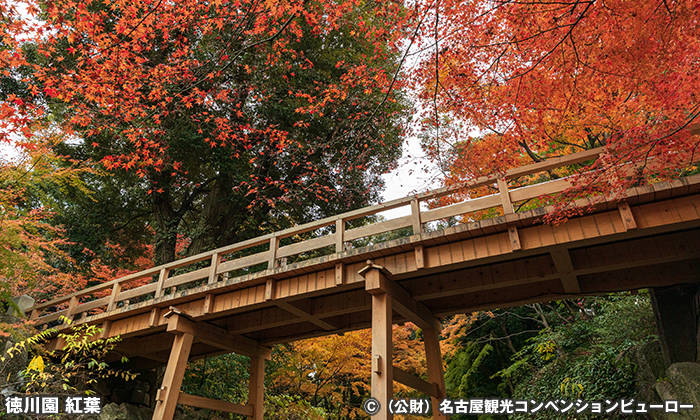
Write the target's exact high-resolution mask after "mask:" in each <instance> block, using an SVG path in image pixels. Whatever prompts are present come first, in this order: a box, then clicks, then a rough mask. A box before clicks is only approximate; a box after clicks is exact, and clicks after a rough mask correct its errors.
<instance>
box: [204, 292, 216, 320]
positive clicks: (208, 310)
mask: <svg viewBox="0 0 700 420" xmlns="http://www.w3.org/2000/svg"><path fill="white" fill-rule="evenodd" d="M214 299H215V297H214V295H213V294H211V293H209V294H207V295H206V296H204V307H203V308H202V312H204V313H205V314H207V315H209V314H213V313H214Z"/></svg>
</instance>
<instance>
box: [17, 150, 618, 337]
mask: <svg viewBox="0 0 700 420" xmlns="http://www.w3.org/2000/svg"><path fill="white" fill-rule="evenodd" d="M603 152H604V148H602V147H599V148H596V149H591V150H586V151H583V152H580V153H576V154H572V155H568V156H562V157H558V158H554V159H549V160H547V161H544V162H538V163H534V164H531V165H527V166H523V167H520V168H514V169H510V170H508V171H506V172H505V173H504V174H493V175H489V176H483V177H480V178H477V179H475V180H472V181H469V182H465V183H462V184H459V185H455V186H450V187H445V188H440V189H436V190H433V191H428V192H424V193H420V194H415V195H412V196H408V197H404V198H400V199H396V200H391V201H387V202H385V203H381V204H376V205H373V206H368V207H364V208H361V209H357V210H353V211H349V212H346V213H342V214H339V215H336V216H331V217H326V218H324V219H320V220H317V221H314V222H310V223H306V224H303V225H299V226H294V227H291V228H288V229H284V230H281V231H279V232H275V233H271V234H267V235H263V236H259V237H257V238H253V239H249V240H246V241H242V242H238V243H235V244H232V245H229V246H225V247H222V248H218V249H214V250H212V251H208V252H204V253H201V254H198V255H194V256H191V257H187V258H183V259H181V260H177V261H173V262H170V263H167V264H163V265H159V266H157V267H153V268H149V269H147V270H144V271H140V272H138V273H134V274H130V275H128V276H124V277H121V278H117V279H114V280H111V281H108V282H106V283H103V284H100V285H97V286H93V287H90V288H87V289H84V290H81V291H79V292H76V293H73V294H70V295H67V296H62V297H59V298H56V299H53V300H50V301H47V302H43V303H40V304H37V305H34V306H33V307H32V308H30V309H29V312H30V314H31V315H30V318H31V319H33V320H36V321H37V324H47V323H50V322H57V321H58V320H59V318H60V317H61V316H65V317H67V318H69V319H73V318H75V317H79V316H82V315H84V314H88V315H89V314H91V313H97V312H109V311H112V310H114V309H116V308H118V307H119V305H120V303H121V304H122V305H128V304H129V303H130V302H131V301H132V300H136V299H141V301H143V300H144V299H145V300H152V299H157V298H162V297H164V296H166V295H167V294H168V290H169V289H170V290H172V289H173V288H177V287H178V286H182V285H184V284H188V283H193V282H198V283H197V284H198V285H200V284H204V283H205V282H206V284H209V285H213V284H216V283H218V282H219V281H220V280H221V279H227V278H229V277H230V276H231V275H234V274H235V273H236V271H238V270H245V269H250V268H251V267H255V266H261V265H263V264H267V266H266V268H267V269H268V270H270V269H275V268H276V267H277V266H278V263H280V262H282V263H283V264H284V262H285V261H286V259H287V258H288V257H293V256H298V255H302V254H307V253H309V252H313V251H318V250H321V249H324V248H330V247H334V250H335V252H336V253H338V252H342V251H345V250H346V245H347V244H350V243H351V242H352V241H356V240H358V239H363V238H368V237H372V236H375V235H379V234H385V233H388V232H393V231H397V230H400V229H406V228H412V230H413V234H414V235H415V234H419V233H421V232H422V231H423V229H424V226H425V224H426V223H430V222H434V221H437V220H443V219H448V218H452V217H459V216H461V215H464V214H467V213H471V212H476V211H482V210H488V209H492V208H499V207H500V208H502V211H503V213H504V214H509V213H514V206H513V204H514V203H517V202H523V201H526V200H531V199H535V198H538V197H542V196H546V195H551V194H556V193H560V192H562V191H564V190H566V189H567V188H568V187H569V186H570V185H571V183H570V181H571V178H570V177H569V178H560V179H556V180H553V181H548V182H544V183H539V184H534V185H527V186H523V187H519V188H515V189H509V186H508V180H513V179H516V178H519V177H523V176H529V175H534V174H537V173H541V172H546V171H550V170H553V169H556V168H561V167H564V166H569V165H574V164H578V163H582V162H585V161H589V160H593V159H596V158H598V156H599V155H600V154H601V153H603ZM484 186H493V187H494V188H495V189H496V190H497V191H498V192H497V193H495V194H492V195H487V196H483V197H478V198H473V199H467V200H464V201H462V202H459V203H455V204H451V205H447V206H444V207H438V208H434V209H429V210H422V209H421V206H420V203H421V202H422V201H427V200H433V199H436V198H440V197H444V196H447V195H450V194H455V193H461V192H465V191H467V190H469V189H475V188H479V187H484ZM408 206H410V209H411V213H410V214H409V215H407V216H403V217H398V218H396V219H390V220H380V221H378V222H375V223H372V224H368V225H364V226H360V227H355V228H352V229H346V228H347V225H346V223H347V222H349V221H351V220H354V219H358V218H361V217H366V216H371V215H375V214H378V213H382V212H384V211H387V210H392V209H396V208H400V207H408ZM329 227H334V228H335V230H334V231H333V229H332V228H331V229H327V230H328V231H329V232H330V231H333V232H332V233H328V234H326V235H323V236H315V237H312V238H309V239H305V240H301V241H299V242H296V243H292V244H286V245H281V244H280V242H281V240H282V239H285V238H290V237H294V236H296V235H299V234H303V233H308V232H313V231H318V230H320V229H323V228H329ZM261 246H267V249H266V250H263V251H260V252H256V253H252V254H250V255H241V256H235V257H230V254H234V253H236V252H245V251H246V250H251V248H254V247H261ZM227 256H229V257H230V258H227ZM205 262H208V265H207V266H204V267H202V265H203V264H205ZM195 264H199V265H195ZM193 265H195V266H193ZM189 266H193V267H192V268H193V270H192V271H189V272H185V273H177V270H178V269H182V268H185V267H189ZM171 274H174V275H172V276H171ZM45 311H47V312H50V313H44V312H45Z"/></svg>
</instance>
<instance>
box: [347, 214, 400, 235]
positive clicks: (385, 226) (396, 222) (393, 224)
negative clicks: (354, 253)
mask: <svg viewBox="0 0 700 420" xmlns="http://www.w3.org/2000/svg"><path fill="white" fill-rule="evenodd" d="M411 223H412V216H404V217H399V218H396V219H391V220H387V221H384V222H379V223H374V224H371V225H367V226H362V227H359V228H355V229H350V230H346V231H345V240H346V241H353V240H355V239H360V238H364V237H367V236H372V235H378V234H380V233H385V232H391V231H394V230H398V229H402V228H405V227H408V226H411Z"/></svg>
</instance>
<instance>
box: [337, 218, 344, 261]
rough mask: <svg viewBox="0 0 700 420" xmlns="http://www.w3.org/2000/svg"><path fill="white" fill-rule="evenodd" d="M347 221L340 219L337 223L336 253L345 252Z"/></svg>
mask: <svg viewBox="0 0 700 420" xmlns="http://www.w3.org/2000/svg"><path fill="white" fill-rule="evenodd" d="M344 237H345V220H343V219H338V220H336V221H335V252H336V254H337V253H339V252H343V251H345V240H344Z"/></svg>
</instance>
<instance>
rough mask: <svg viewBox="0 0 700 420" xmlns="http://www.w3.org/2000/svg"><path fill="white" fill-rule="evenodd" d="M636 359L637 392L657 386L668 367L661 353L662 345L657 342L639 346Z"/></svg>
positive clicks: (635, 355) (635, 354) (635, 353)
mask: <svg viewBox="0 0 700 420" xmlns="http://www.w3.org/2000/svg"><path fill="white" fill-rule="evenodd" d="M634 357H635V362H636V364H637V391H642V390H644V389H646V388H648V387H653V386H655V385H656V381H657V380H658V379H659V378H661V377H662V376H663V375H664V372H665V371H666V367H667V366H666V365H665V364H664V357H663V354H662V353H661V343H659V341H658V340H655V341H651V342H649V343H644V344H641V345H639V346H637V348H636V349H635V352H634Z"/></svg>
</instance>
